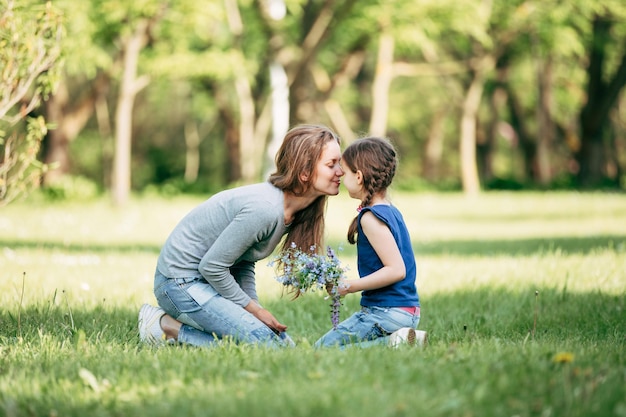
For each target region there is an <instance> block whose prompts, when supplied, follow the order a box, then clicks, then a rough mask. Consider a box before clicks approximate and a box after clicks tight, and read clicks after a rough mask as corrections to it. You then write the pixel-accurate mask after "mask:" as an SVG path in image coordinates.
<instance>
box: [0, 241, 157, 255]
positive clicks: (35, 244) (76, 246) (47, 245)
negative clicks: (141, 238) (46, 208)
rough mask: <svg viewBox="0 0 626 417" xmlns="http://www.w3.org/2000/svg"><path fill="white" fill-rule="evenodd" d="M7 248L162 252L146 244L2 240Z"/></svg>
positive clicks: (97, 251)
mask: <svg viewBox="0 0 626 417" xmlns="http://www.w3.org/2000/svg"><path fill="white" fill-rule="evenodd" d="M2 247H6V248H10V249H13V250H17V249H32V250H59V251H65V252H94V253H117V252H121V253H129V252H130V253H137V252H147V253H155V254H158V253H159V251H160V250H161V246H160V245H150V244H146V243H128V244H119V243H115V244H105V243H63V242H57V241H50V240H49V241H42V240H37V241H32V240H2V239H0V248H2Z"/></svg>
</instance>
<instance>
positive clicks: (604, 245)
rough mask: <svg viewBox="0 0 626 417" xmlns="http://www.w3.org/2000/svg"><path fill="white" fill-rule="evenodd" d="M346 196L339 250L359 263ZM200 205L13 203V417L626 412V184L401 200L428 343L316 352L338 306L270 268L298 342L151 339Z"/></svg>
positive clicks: (1, 345) (1, 333) (8, 399)
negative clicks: (162, 272) (144, 318)
mask: <svg viewBox="0 0 626 417" xmlns="http://www.w3.org/2000/svg"><path fill="white" fill-rule="evenodd" d="M345 194H347V193H345V192H344V193H342V195H340V196H339V197H333V198H331V199H330V201H329V206H328V216H327V231H328V232H327V243H328V244H329V245H331V246H332V247H333V248H335V249H337V250H338V254H339V257H340V258H341V260H342V262H343V263H344V265H347V266H348V267H349V268H350V271H349V274H355V273H356V264H355V257H354V256H355V250H354V247H353V246H350V245H348V244H347V243H346V242H345V232H346V228H347V225H348V223H349V221H350V220H351V219H352V217H353V216H354V215H355V214H356V211H355V207H356V205H357V204H356V203H357V202H356V201H355V200H350V199H349V198H348V197H347V196H346V195H345ZM200 201H201V199H199V198H191V197H178V198H173V199H159V198H154V197H151V198H142V199H135V200H133V201H132V202H131V203H130V204H129V205H128V206H127V207H125V208H122V209H112V208H111V207H110V206H109V204H108V202H107V201H105V200H98V201H90V202H63V203H55V204H51V203H45V202H42V201H41V200H38V199H37V198H33V199H30V200H27V201H24V202H19V203H16V204H13V205H9V206H7V207H4V208H1V209H0V306H1V307H0V416H7V417H14V416H173V415H177V416H220V417H223V416H342V417H343V416H348V417H350V416H360V417H367V416H377V417H379V416H420V415H426V416H429V417H437V416H463V417H483V416H494V417H496V416H498V417H500V416H520V417H523V416H546V417H547V416H563V417H570V416H581V417H582V416H585V417H586V416H603V417H604V416H623V417H626V297H625V294H626V195H623V194H605V193H545V194H544V193H488V194H484V195H482V196H480V197H477V198H465V197H464V196H462V195H460V194H406V193H400V192H396V193H394V194H393V201H394V203H395V204H396V205H397V206H398V207H399V208H400V209H401V210H402V212H403V213H404V216H405V220H406V222H407V224H408V225H409V228H410V231H411V235H412V238H413V243H414V250H415V253H416V257H417V260H418V268H419V272H418V274H419V275H418V279H417V284H418V289H419V293H420V297H421V302H422V321H421V322H420V329H423V330H426V331H428V333H429V344H428V346H427V347H426V348H423V349H421V348H410V347H408V346H402V347H401V348H399V349H391V348H388V347H376V348H370V349H347V350H343V351H342V350H338V349H324V350H315V349H313V348H312V347H311V345H312V344H313V343H314V342H315V340H316V339H317V338H318V337H319V336H321V335H322V334H323V333H324V332H325V331H326V330H328V328H329V327H330V315H329V307H328V300H324V299H323V295H322V294H316V293H313V294H306V295H305V296H304V297H301V298H299V299H297V300H291V299H290V297H289V296H288V295H286V294H283V293H282V289H281V287H280V285H279V284H278V283H277V282H276V281H275V280H274V279H273V271H272V269H271V267H269V266H268V265H267V262H265V261H262V262H259V263H258V264H257V270H258V286H259V294H260V296H261V301H262V302H263V304H264V305H265V306H266V307H267V308H268V309H269V310H270V311H272V312H273V313H274V314H275V315H276V316H277V317H278V318H279V320H281V321H282V322H283V323H285V324H287V325H288V326H289V333H290V334H291V336H292V337H293V338H294V340H295V341H296V342H297V343H298V346H297V347H296V348H295V349H285V350H268V349H262V348H255V347H251V346H233V345H225V346H222V347H219V348H216V349H197V348H189V347H180V346H176V347H167V348H161V349H155V348H151V347H148V346H145V345H142V344H141V343H140V342H139V340H138V335H137V312H138V309H139V307H140V306H141V304H142V303H144V302H151V303H154V296H153V295H152V274H153V270H154V266H155V263H156V258H157V256H158V251H159V247H160V245H161V243H162V242H163V241H164V240H165V239H166V237H167V235H168V233H169V231H170V230H171V229H172V228H173V227H174V225H175V224H176V222H177V221H178V220H179V219H180V218H181V217H182V216H183V215H184V214H185V213H186V212H187V211H189V210H190V209H191V208H192V207H194V206H195V205H196V204H198V203H199V202H200ZM358 303H359V297H358V296H357V295H352V296H349V297H348V298H346V299H345V300H344V305H343V308H342V317H346V316H347V315H348V314H350V313H352V312H353V311H355V310H356V309H357V308H358Z"/></svg>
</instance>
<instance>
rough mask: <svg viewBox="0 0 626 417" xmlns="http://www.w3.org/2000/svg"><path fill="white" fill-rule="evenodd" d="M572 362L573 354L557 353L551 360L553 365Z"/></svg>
mask: <svg viewBox="0 0 626 417" xmlns="http://www.w3.org/2000/svg"><path fill="white" fill-rule="evenodd" d="M573 361H574V354H573V353H572V352H559V353H557V354H556V355H554V357H553V358H552V362H554V363H570V362H573Z"/></svg>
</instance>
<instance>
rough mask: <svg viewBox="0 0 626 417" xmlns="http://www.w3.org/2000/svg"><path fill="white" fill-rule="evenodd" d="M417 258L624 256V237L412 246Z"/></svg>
mask: <svg viewBox="0 0 626 417" xmlns="http://www.w3.org/2000/svg"><path fill="white" fill-rule="evenodd" d="M413 249H414V250H415V252H416V253H417V254H418V255H420V254H421V255H493V254H502V255H532V254H536V253H551V252H555V251H562V252H565V253H581V254H587V253H591V252H593V251H595V250H607V249H608V250H612V251H616V252H626V236H620V235H598V236H586V237H580V236H575V237H574V236H572V237H558V238H555V237H549V238H548V237H547V238H533V239H511V240H504V239H500V240H481V239H476V240H451V241H436V242H413Z"/></svg>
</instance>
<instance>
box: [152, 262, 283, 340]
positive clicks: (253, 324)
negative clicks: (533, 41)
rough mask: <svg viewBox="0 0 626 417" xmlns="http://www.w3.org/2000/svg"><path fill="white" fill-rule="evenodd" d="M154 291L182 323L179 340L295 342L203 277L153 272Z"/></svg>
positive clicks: (169, 312)
mask: <svg viewBox="0 0 626 417" xmlns="http://www.w3.org/2000/svg"><path fill="white" fill-rule="evenodd" d="M154 295H155V296H156V299H157V301H158V303H159V306H161V308H162V309H163V310H165V312H166V313H167V314H169V315H170V316H172V317H174V318H175V319H176V320H178V321H180V322H182V323H183V325H182V327H181V328H180V331H179V333H178V342H179V343H184V344H189V345H193V346H202V347H211V346H216V345H218V344H220V343H222V342H221V341H222V340H224V339H229V340H232V341H234V342H235V343H250V344H256V345H262V346H268V347H286V346H295V343H294V342H293V340H291V338H290V337H289V336H288V335H287V334H286V333H280V334H276V333H275V332H274V331H273V330H272V329H270V328H269V327H267V326H266V325H265V324H264V323H263V322H261V321H260V320H259V319H257V318H256V317H255V316H254V315H252V314H251V313H249V312H247V311H246V310H245V309H244V308H243V307H241V306H240V305H238V304H235V303H233V302H232V301H230V300H227V299H225V298H224V297H222V296H221V295H219V294H218V293H217V291H215V289H214V288H213V287H212V286H211V284H209V283H208V282H206V280H205V279H204V278H202V277H192V278H167V277H165V276H163V275H162V274H161V273H160V272H158V271H157V272H156V273H155V276H154Z"/></svg>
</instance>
